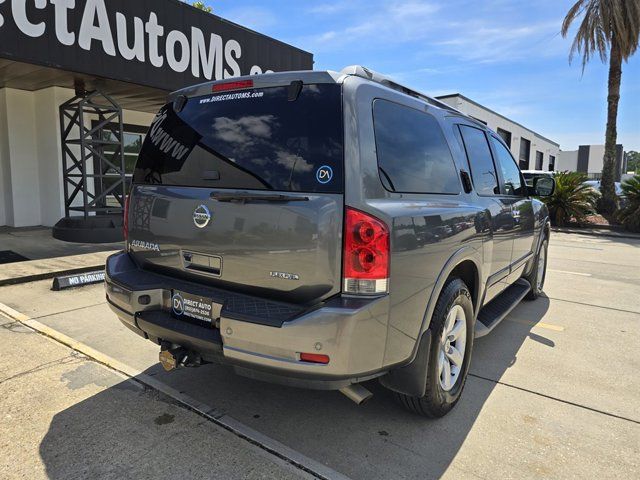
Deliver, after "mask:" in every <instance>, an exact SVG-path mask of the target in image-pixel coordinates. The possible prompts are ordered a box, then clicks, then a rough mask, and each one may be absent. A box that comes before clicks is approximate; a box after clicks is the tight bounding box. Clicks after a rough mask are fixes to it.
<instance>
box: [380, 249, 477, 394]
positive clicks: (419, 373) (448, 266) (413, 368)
mask: <svg viewBox="0 0 640 480" xmlns="http://www.w3.org/2000/svg"><path fill="white" fill-rule="evenodd" d="M466 260H470V261H472V262H473V263H474V265H475V267H476V272H477V274H476V285H477V292H476V298H475V299H474V317H475V314H476V313H477V310H478V304H479V302H480V299H481V298H482V288H481V286H482V282H483V279H482V252H481V251H478V250H477V249H474V248H472V247H470V246H464V247H462V248H460V249H459V250H457V251H456V252H455V253H454V254H453V255H452V256H451V257H449V260H447V262H446V263H445V265H444V267H443V268H442V270H441V271H440V274H439V275H438V278H437V279H436V282H435V284H434V287H433V289H432V290H431V295H430V296H429V301H428V302H427V308H426V310H425V314H424V317H423V318H422V325H421V327H420V333H419V335H418V340H417V341H416V345H415V347H414V349H413V352H412V354H411V360H410V361H409V362H408V363H406V364H405V365H403V366H401V367H398V368H395V369H392V370H391V371H389V373H387V375H384V376H383V377H380V383H381V384H382V385H383V386H385V387H386V388H388V389H390V390H393V391H395V392H399V393H403V394H405V395H410V396H414V397H422V396H424V395H425V390H426V386H427V371H428V367H429V351H430V349H431V341H432V336H431V330H429V325H430V323H431V317H432V315H433V311H434V310H435V307H436V303H437V301H438V298H440V293H441V292H442V289H443V288H444V285H445V282H446V281H447V279H448V278H449V275H450V274H451V272H452V271H453V270H454V269H455V268H456V267H457V266H458V265H459V264H460V263H462V262H464V261H466ZM474 322H475V318H474Z"/></svg>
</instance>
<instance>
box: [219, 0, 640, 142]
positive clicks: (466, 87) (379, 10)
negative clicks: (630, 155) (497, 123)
mask: <svg viewBox="0 0 640 480" xmlns="http://www.w3.org/2000/svg"><path fill="white" fill-rule="evenodd" d="M206 3H208V4H209V5H210V6H211V7H213V10H214V13H215V14H216V15H219V16H221V17H223V18H226V19H228V20H231V21H234V22H237V23H239V24H241V25H244V26H246V27H248V28H251V29H253V30H256V31H258V32H261V33H264V34H266V35H269V36H272V37H274V38H277V39H279V40H282V41H284V42H286V43H289V44H291V45H294V46H296V47H299V48H302V49H303V50H306V51H309V52H311V53H313V54H314V60H315V66H314V68H315V69H316V70H341V69H342V68H343V67H345V66H347V65H353V64H360V65H364V66H366V67H368V68H370V69H373V70H376V71H378V72H380V73H383V74H386V75H390V76H392V77H394V78H395V79H396V80H397V81H399V82H401V83H403V84H405V85H407V86H408V87H411V88H414V89H417V90H420V91H422V92H424V93H426V94H429V95H432V96H437V95H444V94H448V93H461V94H463V95H465V96H467V97H469V98H471V99H473V100H475V101H477V102H479V103H481V104H483V105H485V106H486V107H488V108H490V109H492V110H495V111H497V112H499V113H501V114H503V115H505V116H507V117H509V118H511V119H513V120H515V121H517V122H519V123H522V124H524V125H525V126H527V127H528V128H530V129H533V130H534V131H536V132H538V133H540V134H542V135H544V136H546V137H548V138H550V139H552V140H555V141H556V142H558V143H560V146H561V148H562V149H563V150H574V149H577V147H578V145H587V144H602V143H604V131H605V125H606V106H607V101H606V98H607V72H608V65H606V64H603V63H602V62H601V61H600V59H599V58H595V59H594V60H592V62H591V63H590V64H589V65H587V67H586V69H585V71H584V74H583V72H582V66H581V61H580V58H576V59H574V61H573V63H572V64H569V61H568V52H569V48H570V46H571V38H567V39H563V38H562V36H561V35H560V28H561V24H562V20H563V18H564V15H565V14H566V12H567V11H568V10H569V8H570V7H571V5H572V4H573V1H564V0H537V1H535V2H531V1H527V2H524V1H520V0H481V1H477V0H476V1H461V0H449V1H446V2H439V1H415V0H386V1H384V0H348V1H345V0H338V1H319V2H314V1H304V2H299V1H291V0H290V1H285V0H262V1H258V0H208V1H207V2H206ZM622 68H623V76H622V89H621V100H620V110H619V116H618V143H622V144H623V145H624V148H625V150H636V151H640V52H638V53H636V54H635V55H634V56H633V57H632V58H631V59H630V60H629V62H628V63H627V64H623V66H622Z"/></svg>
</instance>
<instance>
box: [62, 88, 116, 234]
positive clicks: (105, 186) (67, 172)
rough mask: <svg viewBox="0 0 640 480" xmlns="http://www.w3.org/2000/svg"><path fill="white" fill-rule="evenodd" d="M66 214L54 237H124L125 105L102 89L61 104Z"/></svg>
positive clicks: (83, 93) (82, 94)
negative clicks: (123, 121)
mask: <svg viewBox="0 0 640 480" xmlns="http://www.w3.org/2000/svg"><path fill="white" fill-rule="evenodd" d="M60 133H61V140H62V165H63V184H64V207H65V215H66V217H65V218H63V219H62V220H60V222H58V224H57V225H56V227H55V228H54V232H53V235H54V237H56V238H59V239H61V240H66V241H72V242H89V243H97V242H100V243H102V242H111V241H118V240H122V232H121V228H122V213H123V209H124V202H125V197H126V195H127V183H126V176H125V162H124V151H123V141H124V132H123V123H122V108H121V107H120V106H119V105H118V104H117V103H116V102H115V101H114V100H113V99H112V98H111V97H109V96H108V95H107V94H105V93H102V92H100V91H98V90H95V91H92V92H80V93H79V94H78V95H76V96H75V97H74V98H72V99H71V100H69V101H67V102H65V103H63V104H62V105H60Z"/></svg>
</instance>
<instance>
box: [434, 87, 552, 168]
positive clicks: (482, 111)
mask: <svg viewBox="0 0 640 480" xmlns="http://www.w3.org/2000/svg"><path fill="white" fill-rule="evenodd" d="M437 98H438V100H440V101H442V102H444V103H446V104H448V105H451V106H452V107H454V108H456V109H458V110H460V111H461V112H463V113H466V114H467V115H469V116H471V117H473V118H475V119H476V120H478V121H480V122H482V123H484V124H485V125H487V126H488V127H489V128H491V129H492V130H494V131H495V132H496V133H498V135H500V136H501V137H502V139H503V140H504V141H505V143H506V144H507V145H508V146H509V148H510V149H511V153H512V154H513V157H514V158H515V159H516V160H518V163H519V164H520V169H521V170H548V171H554V170H557V166H556V162H557V160H558V154H559V152H560V145H559V144H558V143H556V142H554V141H553V140H549V139H548V138H546V137H543V136H542V135H540V134H539V133H536V132H534V131H533V130H530V129H528V128H526V127H525V126H523V125H521V124H519V123H517V122H514V121H513V120H511V119H509V118H507V117H505V116H504V115H500V114H499V113H497V112H494V111H493V110H490V109H488V108H487V107H485V106H483V105H480V104H479V103H477V102H474V101H473V100H471V99H469V98H467V97H465V96H464V95H460V94H459V93H455V94H452V95H443V96H440V97H437Z"/></svg>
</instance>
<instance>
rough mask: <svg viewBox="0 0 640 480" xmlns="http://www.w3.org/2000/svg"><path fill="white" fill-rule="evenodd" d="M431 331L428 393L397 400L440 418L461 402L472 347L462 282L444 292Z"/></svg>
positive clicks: (470, 318) (467, 295) (469, 314)
mask: <svg viewBox="0 0 640 480" xmlns="http://www.w3.org/2000/svg"><path fill="white" fill-rule="evenodd" d="M429 329H430V330H431V339H432V340H431V349H430V351H429V365H428V372H427V385H426V393H425V395H424V396H423V397H412V396H409V395H405V394H402V393H397V394H396V396H397V398H398V400H399V401H400V403H401V404H402V405H403V406H404V407H405V408H407V409H408V410H410V411H411V412H414V413H417V414H420V415H423V416H425V417H429V418H438V417H442V416H444V415H446V414H447V413H448V412H449V411H450V410H451V409H452V408H453V407H454V406H455V404H456V403H457V402H458V400H459V399H460V395H461V394H462V390H463V388H464V384H465V380H466V378H467V372H468V370H469V361H470V359H471V349H472V346H473V303H472V301H471V294H470V293H469V289H468V288H467V286H466V285H465V283H464V282H463V281H462V280H460V279H459V278H454V279H452V280H450V281H449V282H448V283H447V284H446V285H445V287H444V289H443V290H442V293H441V294H440V298H438V303H437V304H436V308H435V310H434V312H433V317H432V318H431V325H430V326H429Z"/></svg>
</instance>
